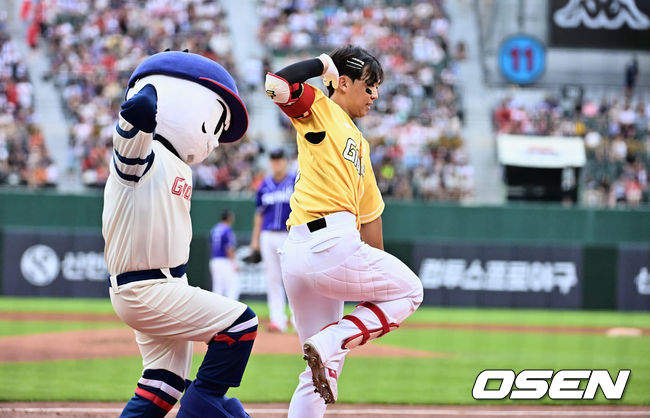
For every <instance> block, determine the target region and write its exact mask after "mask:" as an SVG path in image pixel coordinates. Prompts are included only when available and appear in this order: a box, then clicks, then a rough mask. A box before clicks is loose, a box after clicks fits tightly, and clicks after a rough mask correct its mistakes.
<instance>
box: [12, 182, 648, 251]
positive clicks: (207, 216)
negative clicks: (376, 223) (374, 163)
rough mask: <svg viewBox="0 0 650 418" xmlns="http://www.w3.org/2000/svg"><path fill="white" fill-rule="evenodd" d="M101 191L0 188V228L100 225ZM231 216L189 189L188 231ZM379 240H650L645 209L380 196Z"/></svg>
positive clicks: (249, 206)
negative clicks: (401, 199) (400, 199)
mask: <svg viewBox="0 0 650 418" xmlns="http://www.w3.org/2000/svg"><path fill="white" fill-rule="evenodd" d="M102 201H103V197H102V194H101V193H99V192H92V193H86V194H79V195H75V194H59V193H56V192H52V191H40V192H36V191H34V192H32V191H11V190H9V191H7V190H5V191H0V227H4V226H33V227H69V228H82V229H83V228H101V212H102ZM225 208H228V209H231V210H233V211H234V212H235V214H236V216H237V221H236V222H235V226H234V228H235V230H236V231H237V232H240V233H246V232H250V230H251V226H252V217H253V211H254V203H253V200H252V199H240V198H233V197H229V196H228V195H227V194H223V193H209V192H195V193H194V196H193V197H192V223H193V229H194V234H195V236H201V235H204V234H207V231H209V229H210V227H211V226H212V225H213V224H214V223H215V222H217V221H218V218H219V214H220V211H221V210H222V209H225ZM383 224H384V238H385V240H386V241H387V242H411V241H417V240H431V239H433V240H451V241H473V242H476V241H480V242H495V241H496V242H504V243H513V242H526V243H548V242H552V243H558V242H561V243H576V244H596V245H616V244H618V243H623V242H626V243H640V244H650V208H646V209H638V210H632V209H630V210H622V209H621V210H612V209H585V208H566V207H562V206H555V205H524V204H522V205H508V206H461V205H456V204H435V203H421V202H415V203H411V202H392V201H388V202H387V205H386V210H385V212H384V215H383Z"/></svg>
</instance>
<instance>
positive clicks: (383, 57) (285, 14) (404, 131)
mask: <svg viewBox="0 0 650 418" xmlns="http://www.w3.org/2000/svg"><path fill="white" fill-rule="evenodd" d="M443 6H444V2H443V1H432V2H407V1H389V2H385V3H384V5H378V4H377V3H372V5H369V4H368V2H363V1H345V2H343V1H337V2H328V3H327V5H324V6H323V5H321V4H319V3H318V2H315V1H301V2H291V1H275V0H264V1H262V2H261V6H260V9H259V10H260V14H261V16H262V23H261V25H260V26H261V29H260V33H259V36H260V39H261V40H263V43H264V44H265V45H267V46H268V47H269V48H270V49H271V52H272V54H273V57H274V58H275V61H287V59H286V58H287V56H292V55H293V56H308V55H309V54H312V55H314V54H315V55H318V54H320V53H321V52H323V51H328V52H329V51H331V50H332V49H334V48H336V47H337V46H341V45H344V44H346V43H352V44H355V45H359V46H362V47H364V48H366V49H368V50H370V51H371V52H374V53H375V54H376V55H377V57H378V59H379V60H380V62H381V63H382V66H383V68H384V71H385V74H386V80H385V81H384V82H383V83H382V85H381V87H380V99H379V100H378V101H377V107H376V108H375V109H374V110H373V111H371V113H369V115H368V116H366V117H365V118H363V119H360V120H359V125H360V128H361V130H362V132H363V133H364V135H365V137H366V138H367V139H368V140H369V142H370V144H371V147H372V154H371V159H372V162H373V168H374V171H375V175H376V176H377V181H378V184H379V187H380V189H381V190H382V193H383V195H384V196H387V197H395V198H400V199H411V198H414V197H415V198H424V199H435V200H458V199H462V198H464V197H467V196H470V195H471V194H472V192H473V183H474V180H473V179H474V171H473V169H472V167H471V166H470V165H469V163H468V157H467V152H466V150H465V148H464V147H463V140H462V133H461V127H462V122H463V120H462V116H463V112H462V110H461V108H460V107H459V101H460V100H459V97H458V93H457V92H456V89H455V83H456V72H455V59H456V58H459V59H462V58H463V57H462V56H461V57H458V56H452V53H451V48H450V46H449V40H448V38H447V33H448V28H449V25H450V24H451V22H450V21H449V18H448V16H447V15H446V14H445V12H444V8H443ZM278 114H279V115H280V116H279V117H283V116H282V115H281V114H280V112H278ZM284 126H287V129H288V130H289V132H291V128H290V125H289V124H288V123H286V121H285V122H284ZM288 136H291V134H289V135H288Z"/></svg>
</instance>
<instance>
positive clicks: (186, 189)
mask: <svg viewBox="0 0 650 418" xmlns="http://www.w3.org/2000/svg"><path fill="white" fill-rule="evenodd" d="M172 194H173V195H176V196H181V197H182V198H183V199H186V200H190V198H191V197H192V186H190V185H189V184H187V182H186V180H185V179H184V178H183V177H176V178H175V179H174V184H173V185H172Z"/></svg>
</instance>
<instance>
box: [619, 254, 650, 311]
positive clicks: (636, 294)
mask: <svg viewBox="0 0 650 418" xmlns="http://www.w3.org/2000/svg"><path fill="white" fill-rule="evenodd" d="M617 276H618V279H617V284H616V290H617V292H616V297H617V306H618V309H619V310H623V311H630V310H650V247H647V246H637V245H621V246H619V249H618V274H617Z"/></svg>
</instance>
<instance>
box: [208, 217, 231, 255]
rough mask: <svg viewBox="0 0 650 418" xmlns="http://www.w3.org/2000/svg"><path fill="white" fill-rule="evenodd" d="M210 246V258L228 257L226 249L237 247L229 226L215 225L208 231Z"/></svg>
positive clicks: (222, 223)
mask: <svg viewBox="0 0 650 418" xmlns="http://www.w3.org/2000/svg"><path fill="white" fill-rule="evenodd" d="M210 245H211V246H212V252H211V256H212V258H215V257H228V248H235V246H237V239H236V238H235V233H234V232H232V228H231V227H230V225H228V224H227V223H225V222H220V223H218V224H216V225H215V226H214V227H213V228H212V230H211V231H210Z"/></svg>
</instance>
